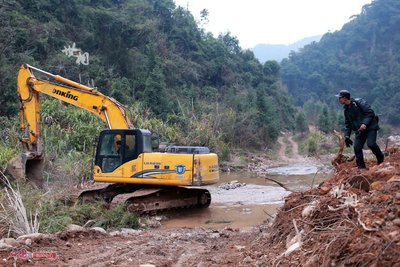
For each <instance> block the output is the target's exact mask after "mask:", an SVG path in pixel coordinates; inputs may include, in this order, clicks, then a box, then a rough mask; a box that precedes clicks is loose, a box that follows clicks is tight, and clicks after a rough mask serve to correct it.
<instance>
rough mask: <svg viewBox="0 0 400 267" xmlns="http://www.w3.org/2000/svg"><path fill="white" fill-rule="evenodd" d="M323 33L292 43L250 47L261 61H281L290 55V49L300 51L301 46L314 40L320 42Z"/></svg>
mask: <svg viewBox="0 0 400 267" xmlns="http://www.w3.org/2000/svg"><path fill="white" fill-rule="evenodd" d="M321 37H322V35H315V36H311V37H306V38H304V39H301V40H300V41H297V42H295V43H293V44H290V45H283V44H277V45H273V44H258V45H256V46H255V47H254V48H252V49H250V50H251V51H253V52H254V55H255V56H256V58H258V60H260V62H261V63H264V62H265V61H267V60H276V61H278V62H280V61H281V60H282V59H284V58H287V57H288V56H289V53H290V51H298V50H299V49H300V48H302V47H304V46H305V45H308V44H310V43H312V42H319V40H320V39H321Z"/></svg>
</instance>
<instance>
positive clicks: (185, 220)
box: [162, 164, 330, 229]
mask: <svg viewBox="0 0 400 267" xmlns="http://www.w3.org/2000/svg"><path fill="white" fill-rule="evenodd" d="M329 171H330V170H329V169H327V168H324V167H323V166H318V165H311V164H310V165H305V164H303V165H301V164H296V165H288V166H281V167H276V168H271V169H268V170H267V176H266V177H268V178H271V179H274V180H275V181H278V182H280V183H282V184H284V185H285V187H286V188H288V189H290V191H304V190H307V189H309V188H310V187H311V186H315V185H318V184H319V183H320V182H322V181H323V180H324V179H326V178H327V177H328V176H329ZM232 184H233V185H235V186H230V185H232ZM207 189H208V190H209V191H210V193H211V197H212V202H211V205H210V207H209V208H207V209H188V210H180V211H175V212H173V213H170V214H166V218H167V219H166V220H164V221H162V227H164V228H176V227H206V228H217V229H218V228H224V227H232V228H240V229H243V228H248V227H251V226H254V225H259V224H261V223H263V222H264V221H266V220H267V219H268V217H270V216H273V215H274V214H275V213H276V211H277V209H278V208H279V207H280V206H281V205H282V204H283V200H284V198H285V197H286V196H287V195H289V194H290V191H287V190H285V189H284V188H282V187H280V186H279V185H277V184H276V183H274V182H272V181H270V180H268V179H265V178H264V176H258V175H256V174H254V173H249V172H241V173H221V177H220V182H219V183H218V184H216V185H213V186H209V187H207Z"/></svg>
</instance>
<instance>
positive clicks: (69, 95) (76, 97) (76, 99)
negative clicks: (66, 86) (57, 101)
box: [53, 89, 78, 101]
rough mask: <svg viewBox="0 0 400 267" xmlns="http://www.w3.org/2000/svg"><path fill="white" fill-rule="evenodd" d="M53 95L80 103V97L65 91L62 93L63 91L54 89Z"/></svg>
mask: <svg viewBox="0 0 400 267" xmlns="http://www.w3.org/2000/svg"><path fill="white" fill-rule="evenodd" d="M53 94H56V95H60V96H63V97H65V98H69V99H73V100H75V101H78V96H76V95H73V94H71V91H68V92H64V91H61V90H57V89H53Z"/></svg>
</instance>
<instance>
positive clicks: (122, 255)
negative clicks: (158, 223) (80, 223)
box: [0, 148, 400, 267]
mask: <svg viewBox="0 0 400 267" xmlns="http://www.w3.org/2000/svg"><path fill="white" fill-rule="evenodd" d="M367 166H368V168H369V169H368V170H363V171H360V170H358V169H357V168H356V166H355V162H354V161H352V162H345V163H343V164H340V165H339V166H338V167H337V169H336V172H335V173H334V174H333V175H332V176H331V177H330V178H329V179H328V180H326V181H325V182H323V183H322V184H320V185H319V186H318V188H314V189H311V190H308V191H305V192H296V193H292V194H291V195H289V196H288V197H287V198H286V199H285V203H284V205H283V207H282V208H281V209H280V211H279V212H278V214H277V215H276V218H275V219H274V220H272V219H270V222H266V223H265V224H263V225H260V226H257V227H254V228H252V229H250V230H240V229H232V228H225V229H222V230H212V229H204V228H194V229H191V228H181V229H168V230H166V229H149V230H142V231H122V232H116V233H103V232H102V231H98V230H96V229H95V230H93V229H91V230H82V229H80V230H71V231H66V232H62V233H59V234H56V235H51V236H43V235H39V236H33V237H32V236H31V237H22V238H20V239H19V240H16V243H15V244H13V245H12V246H10V247H8V248H7V247H5V248H3V249H1V251H0V256H1V258H0V266H13V265H14V263H16V266H308V267H313V266H400V150H399V149H398V148H392V149H388V150H387V151H386V158H385V162H384V163H383V164H381V165H378V166H377V165H376V163H375V161H367ZM266 219H268V216H267V215H266ZM45 252H49V253H48V254H46V253H45ZM50 252H52V253H53V254H51V253H50ZM35 253H36V254H35ZM38 253H39V254H38ZM40 253H42V254H40ZM40 255H42V256H46V255H47V258H40V257H39V256H40Z"/></svg>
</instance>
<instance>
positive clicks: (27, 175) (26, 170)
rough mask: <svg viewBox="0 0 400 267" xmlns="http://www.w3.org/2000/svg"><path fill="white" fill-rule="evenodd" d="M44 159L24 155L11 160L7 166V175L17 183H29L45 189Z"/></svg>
mask: <svg viewBox="0 0 400 267" xmlns="http://www.w3.org/2000/svg"><path fill="white" fill-rule="evenodd" d="M43 166H44V164H43V158H42V157H40V158H32V157H30V156H29V155H27V154H22V155H20V156H16V157H14V158H13V159H11V160H10V161H9V162H8V164H7V169H6V173H8V174H9V175H11V176H12V177H13V178H14V179H16V180H17V181H26V180H27V181H29V182H30V183H31V184H32V185H33V186H35V187H37V188H40V189H43V188H44V180H43Z"/></svg>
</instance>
